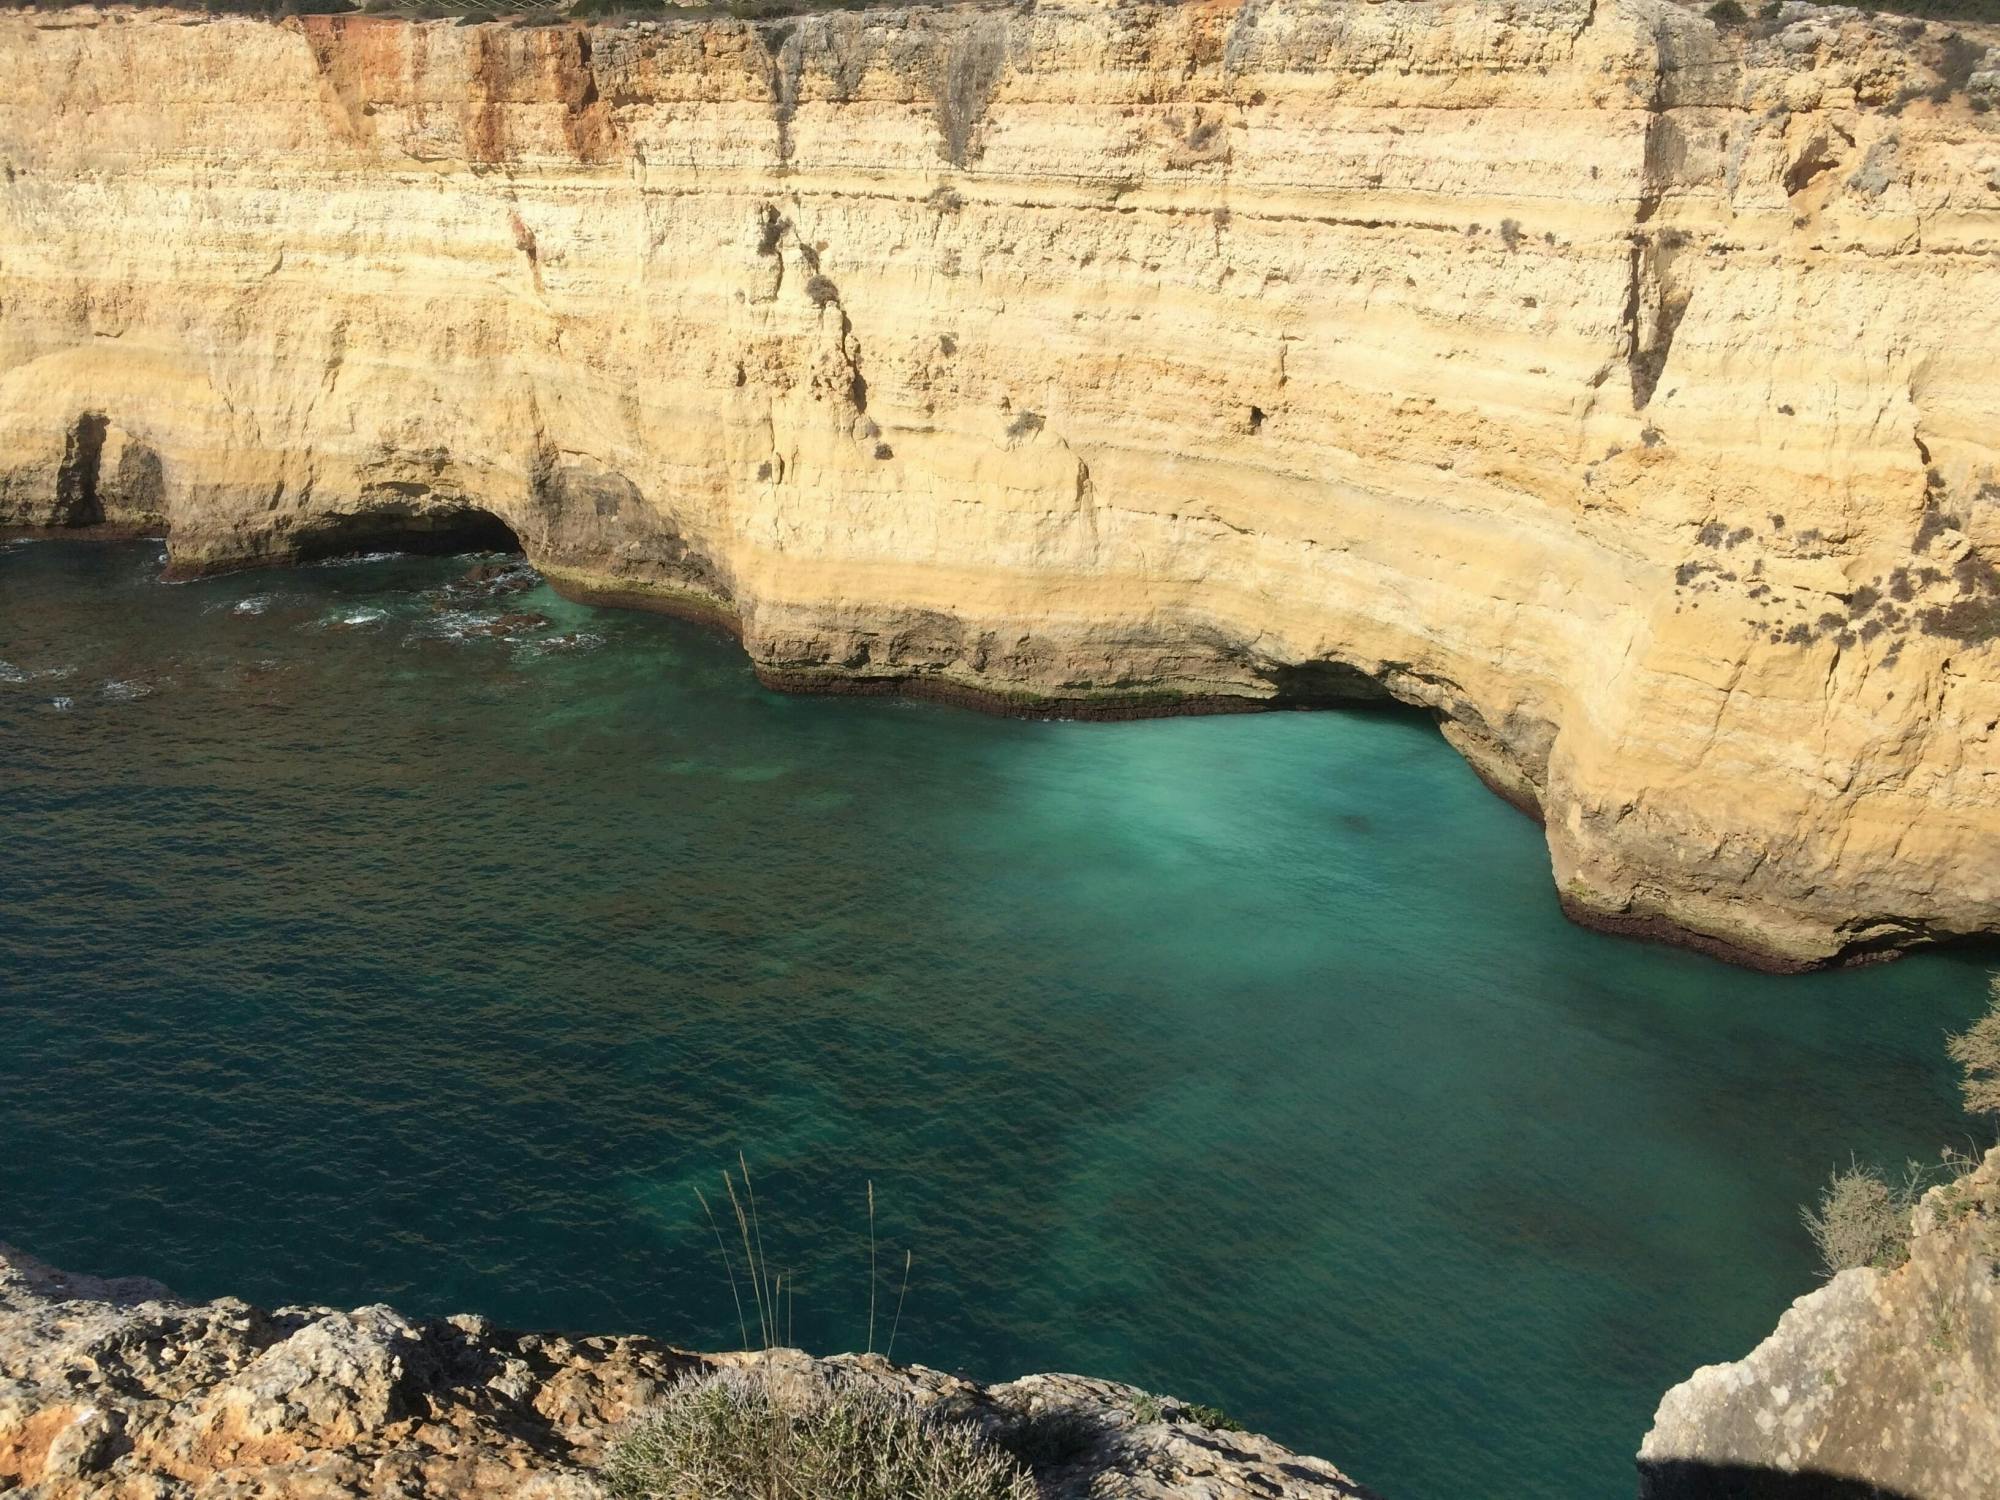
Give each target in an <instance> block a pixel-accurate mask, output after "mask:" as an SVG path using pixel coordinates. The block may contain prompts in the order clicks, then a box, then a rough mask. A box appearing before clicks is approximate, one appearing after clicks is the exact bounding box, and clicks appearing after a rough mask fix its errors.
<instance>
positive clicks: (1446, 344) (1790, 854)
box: [0, 0, 2000, 967]
mask: <svg viewBox="0 0 2000 1500" xmlns="http://www.w3.org/2000/svg"><path fill="white" fill-rule="evenodd" d="M1990 40H1991V37H1990V36H1988V35H1987V34H1986V33H1984V32H1980V31H1978V30H1977V29H1976V28H1968V29H1967V30H1965V32H1964V33H1963V34H1960V33H1951V34H1949V35H1948V34H1946V33H1945V32H1944V31H1943V30H1942V29H1941V28H1939V27H1936V26H1930V27H1926V26H1925V25H1924V23H1922V22H1912V21H1900V20H1895V19H1892V18H1886V17H1885V18H1879V19H1866V18H1863V17H1860V16H1858V15H1856V14H1854V13H1852V12H1846V11H1838V12H1835V11H1818V10H1814V9H1812V8H1810V7H1805V6H1797V5H1791V6H1787V7H1785V10H1784V12H1783V14H1782V16H1781V17H1780V18H1778V19H1777V20H1775V21H1773V22H1770V23H1768V24H1767V23H1759V24H1757V25H1755V26H1752V27H1748V28H1739V29H1732V30H1718V29H1717V28H1716V26H1715V25H1713V24H1712V23H1710V22H1709V21H1707V20H1705V19H1703V18H1702V17H1701V16H1700V15H1699V14H1698V13H1696V12H1694V11H1693V10H1689V9H1682V8H1678V7H1676V6H1674V5H1672V4H1668V3H1665V0H1548V3H1537V4H1534V5H1524V4H1517V3H1502V0H1387V3H1361V0H1241V3H1229V0H1198V3H1189V4H1184V5H1158V4H1141V3H1121V4H1108V3H1092V0H1050V3H1042V4H1031V3H1021V4H1017V5H1012V6H1004V7H986V8H980V7H971V6H966V7H959V8H917V9H877V10H866V11H859V12H837V13H822V14H813V15H805V16H799V17H794V18H790V19H784V20H774V21H768V22H761V23H755V24H752V23H746V22H739V21H733V20H728V19H698V18H689V19H682V20H675V21H671V22H658V23H652V22H649V23H646V24H642V25H638V26H631V27H620V28H602V29H582V28H577V27H572V26H545V27H514V26H505V25H456V24H451V23H437V24H413V23H409V22H404V21H399V20H389V19H371V18H362V17H351V18H343V17H312V18H305V19H302V20H289V21H285V22H282V23H271V22H264V21H255V20H242V19H220V18H216V19H210V18H205V17H201V16H194V15H188V14H183V13H178V12H163V11H154V12H133V11H122V10H106V11H94V10H88V9H84V10H74V11H66V12H22V11H14V12H4V13H0V167H4V180H0V522H11V523H13V524H16V525H40V526H46V525H99V526H103V527H106V528H119V527H125V528H130V527H140V528H150V529H162V530H164V531H165V533H166V535H167V536H168V539H169V543H170V547H171V552H172V559H173V567H174V569H175V570H177V571H179V572H181V573H190V572H195V571H199V570H205V569H214V568H224V567H232V566H239V565H245V564H252V563H258V562H264V561H281V560H286V559H292V558H298V557H302V556H311V555H313V554H315V553H322V552H326V551H329V550H334V549H338V548H341V547H348V546H354V545H359V544H366V543H368V542H371V541H380V540H385V539H386V540H394V539H397V538H399V537H408V536H410V535H413V534H420V533H423V532H427V531H429V532H440V533H443V534H445V535H456V534H459V533H460V532H461V531H462V530H463V529H464V528H466V527H468V526H470V525H471V524H472V523H474V522H479V521H484V522H486V523H487V524H489V525H490V524H492V519H491V518H496V517H497V518H498V521H500V522H504V523H505V525H506V527H508V528H510V529H511V530H512V532H513V533H514V534H515V535H516V536H517V537H518V538H519V539H520V542H521V544H522V545H523V546H524V547H525V549H526V550H527V552H528V554H529V555H530V556H531V557H532V558H533V560H534V561H535V562H536V564H537V565H538V566H540V567H541V568H543V569H544V570H545V571H546V572H548V573H549V574H550V575H551V577H553V578H555V579H558V580H560V581H562V582H563V583H564V584H565V585H566V586H567V587H569V588H571V589H573V590H575V591H577V592H578V593H581V594H585V595H589V596H593V597H599V598H604V599H609V600H623V601H628V602H630V601H641V602H653V603H658V604H662V605H668V606H672V607H678V608H686V609H695V610H700V611H706V612H708V613H710V614H712V615H714V616H716V617H719V618H722V619H725V620H727V621H728V622H730V623H731V624H732V625H733V626H734V627H735V628H736V629H738V630H739V631H740V633H741V636H742V639H743V642H744V645H745V648H746V649H747V651H748V652H749V654H750V656H751V658H752V660H753V661H754V662H755V663H756V665H757V667H758V669H759V671H760V672H762V673H763V674H765V676H766V677H767V679H768V680H770V681H772V682H774V683H777V684H780V685H785V686H798V687H809V686H839V687H845V688H847V689H850V690H890V689H900V690H905V691H926V692H934V693H937V692H943V693H955V694H959V695H962V696H971V697H976V698H980V699H981V700H983V701H986V702H988V703H991V704H995V705H999V706H1012V707H1015V708H1019V709H1023V710H1048V711H1058V712H1094V713H1102V714H1117V713H1124V712H1151V711H1163V710H1169V709H1174V708H1179V707H1203V706H1230V705H1240V704H1243V703H1246V702H1249V703H1256V702H1271V701H1291V702H1319V701H1328V700H1333V699H1339V698H1343V697H1366V696H1371V695H1375V696H1379V695H1383V694H1387V695H1393V696H1394V697H1396V698H1399V699H1402V700H1404V701H1406V702H1410V703H1415V704H1420V705H1423V706H1425V707H1427V708H1429V709H1431V710H1433V711H1434V712H1435V713H1436V714H1437V715H1438V716H1439V719H1440V722H1441V723H1442V725H1443V727H1444V732H1445V733H1446V735H1447V736H1448V737H1449V738H1450V739H1451V741H1452V743H1453V744H1454V745H1456V746H1457V747H1458V748H1459V749H1460V750H1462V751H1463V752H1464V753H1465V754H1466V755H1467V756H1468V757H1469V758H1470V759H1471V761H1472V762H1473V764H1474V765H1475V766H1476V767H1477V768H1478V769H1479V771H1480V772H1481V774H1482V775H1484V776H1485V777H1486V778H1487V779H1488V780H1489V781H1490V782H1491V783H1492V784H1493V785H1494V786H1496V787H1497V788H1499V789H1500V790H1501V791H1503V792H1504V793H1505V794H1506V795H1508V796H1509V797H1511V798H1513V799H1514V800H1516V801H1517V802H1519V803H1520V804H1522V805H1523V806H1525V807H1529V808H1531V809H1534V810H1536V811H1538V812H1539V813H1540V814H1541V815H1542V816H1543V818H1544V819H1545V822H1546V827H1547V836H1548V842H1549V848H1550V854H1551V857H1552V860H1553V863H1554V868H1555V876H1556V880H1557V882H1558V885H1559V888H1560V890H1561V893H1562V898H1563V900H1564V902H1565V903H1566V905H1567V906H1568V908H1569V909H1570V910H1571V912H1572V913H1574V914H1575V915H1577V916H1578V917H1580V918H1582V919H1584V920H1589V921H1593V922H1597V923H1601V924H1605V925H1609V926H1613V927H1617V928H1621V929H1626V930H1633V931H1639V932H1662V933H1667V934H1670V935H1675V936H1679V937H1682V938H1684V939H1687V940H1691V941H1696V942H1699V943H1704V944H1707V945H1709V946H1711V947H1714V948H1716V949H1718V950H1719V951H1723V952H1726V953H1729V954H1731V955H1732V956H1736V957H1742V958H1748V959H1750V960H1752V961H1756V962H1762V963H1767V964H1771V965H1773V966H1780V967H1785V966H1802V965H1810V964H1815V963H1821V962H1826V961H1832V960H1837V959H1842V958H1852V957H1856V956H1864V955H1866V954H1868V953H1870V952H1874V951H1879V950H1883V949H1888V948H1895V947H1899V946H1903V945H1907V944H1911V943H1920V942H1924V941H1929V940H1932V939H1935V938H1941V937H1949V936H1956V935H1963V934H1974V933H1991V932H1994V931H1997V930H2000V858H1996V857H1995V852H1994V851H1995V849H1996V847H2000V728H1996V726H2000V569H1997V568H1996V563H2000V451H1996V443H2000V438H1996V423H1995V418H1996V415H2000V382H1996V380H1995V377H1994V373H1993V364H1992V361H1993V355H1994V351H1995V349H2000V112H1993V111H1991V110H1990V108H1988V106H1989V105H1990V102H1991V101H1992V100H1993V99H1994V98H1995V97H1996V91H2000V72H1996V71H1995V68H1996V66H2000V52H1989V51H1987V50H1986V49H1987V44H1988V42H1989V41H1990ZM1329 771H1330V773H1333V772H1336V771H1337V768H1332V767H1330V768H1329Z"/></svg>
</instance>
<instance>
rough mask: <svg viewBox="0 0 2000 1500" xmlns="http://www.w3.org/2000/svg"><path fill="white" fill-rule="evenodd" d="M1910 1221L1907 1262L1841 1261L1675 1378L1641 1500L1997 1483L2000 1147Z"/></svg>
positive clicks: (1908, 1496) (1984, 1487)
mask: <svg viewBox="0 0 2000 1500" xmlns="http://www.w3.org/2000/svg"><path fill="white" fill-rule="evenodd" d="M1915 1222H1916V1233H1915V1235H1914V1237H1913V1239H1912V1241H1911V1246H1910V1258H1909V1261H1908V1262H1907V1263H1906V1264H1905V1265H1903V1266H1900V1267H1898V1268H1897V1269H1896V1270H1893V1271H1874V1270H1858V1271H1843V1272H1842V1273H1841V1274H1840V1275H1838V1276H1836V1277H1835V1278H1834V1279H1833V1280H1832V1281H1831V1282H1830V1283H1828V1284H1827V1285H1826V1286H1823V1287H1821V1288H1820V1289H1819V1290H1818V1291H1816V1292H1813V1293H1811V1294H1810V1295H1808V1296H1804V1297H1801V1298H1799V1300H1798V1301H1797V1302H1794V1303H1793V1304H1792V1307H1791V1311H1789V1312H1787V1313H1786V1314H1785V1316H1784V1317H1783V1318H1782V1319H1781V1320H1780V1321H1779V1323H1778V1328H1777V1331H1776V1332H1775V1333H1773V1334H1772V1335H1771V1337H1770V1338H1768V1339H1766V1340H1765V1341H1764V1342H1763V1343H1762V1344H1760V1345H1758V1346H1757V1348H1756V1350H1755V1351H1754V1352H1752V1353H1751V1354H1750V1355H1749V1356H1748V1357H1747V1358H1745V1359H1743V1360H1740V1361H1738V1362H1737V1363H1735V1364H1729V1365H1709V1366H1707V1367H1706V1368H1704V1369H1701V1370H1697V1371H1696V1372H1695V1373H1694V1374H1693V1375H1692V1376H1691V1377H1689V1378H1688V1379H1687V1380H1686V1381H1684V1382H1683V1383H1681V1384H1680V1385H1677V1386H1675V1387H1674V1388H1673V1389H1672V1390H1671V1391H1669V1392H1667V1395H1666V1399H1665V1400H1663V1401H1662V1402H1661V1403H1660V1409H1659V1413H1658V1415H1656V1416H1655V1417H1654V1419H1653V1429H1652V1431H1651V1432H1649V1433H1647V1434H1646V1441H1645V1444H1644V1446H1642V1447H1641V1448H1640V1450H1639V1467H1640V1472H1641V1475H1642V1476H1643V1480H1642V1483H1641V1486H1640V1493H1641V1496H1642V1500H1707V1497H1711V1496H1716V1497H1719V1496H1722V1495H1739V1496H1764V1495H1769V1496H1773V1497H1780V1496H1801V1497H1802V1496H1805V1495H1808V1494H1812V1495H1827V1496H1851V1497H1853V1500H1862V1497H1864V1496H1873V1495H1881V1496H1884V1497H1887V1500H1987V1497H1991V1496H1993V1495H2000V1150H1995V1151H1993V1152H1991V1153H1989V1154H1988V1155H1987V1158H1986V1161H1985V1163H1984V1164H1983V1165H1982V1166H1981V1167H1980V1168H1979V1169H1978V1170H1977V1171H1976V1172H1973V1173H1972V1174H1970V1175H1969V1176H1967V1177H1965V1178H1962V1179H1960V1180H1959V1181H1958V1182H1956V1183H1954V1184H1952V1185H1950V1186H1948V1187H1942V1188H1937V1189H1933V1190H1932V1191H1931V1192H1930V1193H1929V1194H1927V1195H1926V1196H1925V1198H1924V1201H1923V1202H1922V1203H1921V1204H1920V1205H1919V1206H1918V1209H1917V1212H1916V1221H1915Z"/></svg>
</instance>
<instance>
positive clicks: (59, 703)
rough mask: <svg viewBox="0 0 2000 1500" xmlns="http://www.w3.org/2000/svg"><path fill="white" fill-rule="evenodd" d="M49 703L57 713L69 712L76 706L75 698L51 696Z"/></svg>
mask: <svg viewBox="0 0 2000 1500" xmlns="http://www.w3.org/2000/svg"><path fill="white" fill-rule="evenodd" d="M49 703H50V705H51V706H52V707H53V708H54V709H55V711H56V712H57V713H64V714H66V713H68V712H69V711H70V709H71V708H72V707H74V706H75V704H74V700H72V699H69V698H51V699H50V700H49Z"/></svg>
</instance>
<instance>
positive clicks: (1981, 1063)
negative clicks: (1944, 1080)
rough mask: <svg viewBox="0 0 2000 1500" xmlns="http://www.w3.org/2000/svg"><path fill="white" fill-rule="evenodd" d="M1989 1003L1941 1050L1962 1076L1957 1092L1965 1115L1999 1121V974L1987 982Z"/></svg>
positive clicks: (1946, 1041) (1950, 1037) (1951, 1037)
mask: <svg viewBox="0 0 2000 1500" xmlns="http://www.w3.org/2000/svg"><path fill="white" fill-rule="evenodd" d="M1988 984H1989V986H1990V993H1991V995H1992V1000H1991V1001H1990V1002H1989V1003H1988V1005H1987V1007H1986V1014H1985V1015H1983V1016H1981V1017H1980V1018H1979V1019H1978V1020H1977V1021H1974V1022H1973V1023H1972V1024H1971V1025H1970V1026H1968V1027H1966V1029H1965V1030H1963V1031H1961V1032H1957V1033H1956V1034H1954V1035H1952V1036H1949V1037H1947V1038H1946V1039H1945V1050H1946V1051H1948V1052H1949V1053H1950V1054H1951V1060H1952V1061H1953V1062H1955V1063H1957V1064H1958V1066H1959V1068H1960V1069H1961V1070H1962V1072H1963V1073H1964V1077H1963V1078H1962V1079H1961V1080H1960V1081H1959V1092H1960V1093H1962V1094H1963V1095H1964V1096H1965V1111H1966V1113H1967V1114H1973V1115H1993V1116H1996V1117H2000V974H1995V975H1993V976H1992V978H1991V979H1990V980H1989V981H1988Z"/></svg>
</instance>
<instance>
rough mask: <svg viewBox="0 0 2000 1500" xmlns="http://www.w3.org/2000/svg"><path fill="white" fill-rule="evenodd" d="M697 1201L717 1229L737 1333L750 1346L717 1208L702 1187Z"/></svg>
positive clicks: (718, 1246)
mask: <svg viewBox="0 0 2000 1500" xmlns="http://www.w3.org/2000/svg"><path fill="white" fill-rule="evenodd" d="M694 1197H695V1201H696V1202H697V1203H699V1204H700V1205H701V1211H702V1212H703V1213H705V1214H707V1215H708V1227H709V1228H710V1229H713V1230H714V1231H715V1249H716V1253H717V1254H718V1255H720V1256H721V1257H722V1274H723V1275H725V1276H727V1277H728V1278H729V1300H730V1301H732V1302H734V1303H735V1304H736V1335H737V1337H738V1338H740V1339H742V1340H743V1347H744V1348H745V1349H748V1348H749V1347H750V1326H749V1325H748V1324H747V1323H745V1322H744V1321H743V1294H742V1293H741V1292H739V1291H737V1290H736V1272H735V1271H734V1269H732V1268H731V1266H730V1264H729V1248H728V1246H726V1245H724V1244H723V1243H722V1226H721V1225H720V1224H718V1223H716V1222H715V1210H714V1209H712V1208H710V1207H709V1206H708V1199H706V1198H704V1197H703V1196H702V1193H701V1189H700V1188H698V1187H697V1188H696V1189H695V1190H694Z"/></svg>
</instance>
